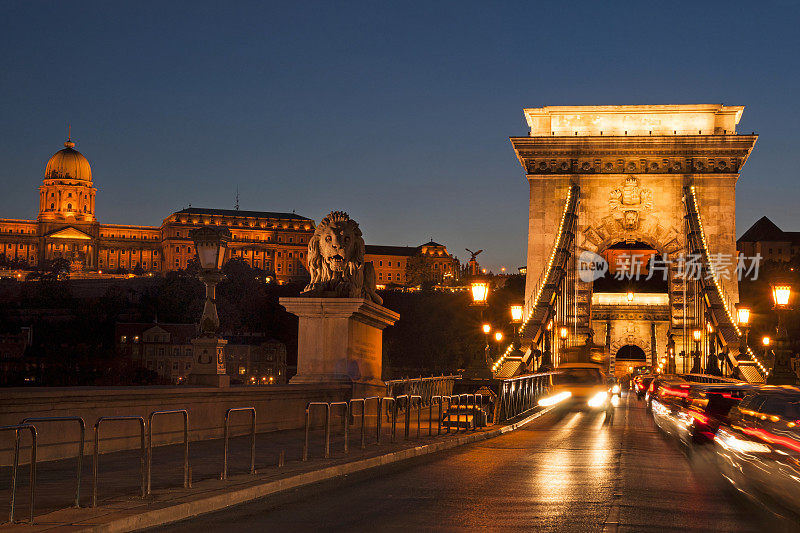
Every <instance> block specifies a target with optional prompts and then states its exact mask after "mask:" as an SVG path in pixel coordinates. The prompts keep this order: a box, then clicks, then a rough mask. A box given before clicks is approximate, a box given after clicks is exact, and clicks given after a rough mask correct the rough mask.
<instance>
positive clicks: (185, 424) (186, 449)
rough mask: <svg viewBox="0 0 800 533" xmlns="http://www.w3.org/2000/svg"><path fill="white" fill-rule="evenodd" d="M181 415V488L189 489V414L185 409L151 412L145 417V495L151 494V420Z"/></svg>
mask: <svg viewBox="0 0 800 533" xmlns="http://www.w3.org/2000/svg"><path fill="white" fill-rule="evenodd" d="M172 414H181V415H183V488H185V489H186V488H189V413H188V411H186V409H173V410H170V411H153V412H152V413H150V416H148V417H147V495H148V496H149V495H150V494H152V490H151V489H152V479H153V420H154V419H155V417H156V416H158V415H172Z"/></svg>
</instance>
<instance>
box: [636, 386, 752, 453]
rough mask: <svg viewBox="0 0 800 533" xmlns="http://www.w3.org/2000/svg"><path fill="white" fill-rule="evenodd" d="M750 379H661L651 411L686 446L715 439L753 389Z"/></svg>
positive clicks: (669, 432)
mask: <svg viewBox="0 0 800 533" xmlns="http://www.w3.org/2000/svg"><path fill="white" fill-rule="evenodd" d="M753 387H754V386H753V385H751V384H749V383H689V382H685V381H683V380H681V379H680V378H675V379H672V380H669V379H665V380H663V381H661V382H660V383H659V384H658V386H657V389H656V391H655V392H654V393H653V395H652V400H651V401H652V413H653V420H654V422H655V423H656V425H657V426H658V427H659V429H661V430H662V431H663V432H664V433H667V434H669V435H671V436H673V437H675V438H677V439H678V440H679V442H680V443H681V444H683V445H684V446H686V447H687V448H691V447H692V446H694V445H702V444H707V443H710V442H713V440H714V436H715V434H716V432H717V429H718V428H719V427H720V425H721V424H726V423H728V413H729V411H730V410H731V408H732V407H733V406H735V405H737V404H738V403H739V400H740V399H741V398H742V397H743V396H744V395H745V394H747V393H748V392H749V391H751V390H752V389H753Z"/></svg>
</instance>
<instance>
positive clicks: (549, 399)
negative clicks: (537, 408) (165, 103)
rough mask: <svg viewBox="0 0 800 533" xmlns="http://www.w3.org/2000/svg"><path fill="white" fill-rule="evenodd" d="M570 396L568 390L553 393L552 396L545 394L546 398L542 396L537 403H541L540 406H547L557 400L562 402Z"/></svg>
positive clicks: (555, 402)
mask: <svg viewBox="0 0 800 533" xmlns="http://www.w3.org/2000/svg"><path fill="white" fill-rule="evenodd" d="M570 396H572V393H571V392H570V391H564V392H559V393H558V394H554V395H553V396H547V397H546V398H542V399H541V400H539V405H541V406H542V407H549V406H551V405H555V404H557V403H559V402H563V401H564V400H566V399H567V398H569V397H570Z"/></svg>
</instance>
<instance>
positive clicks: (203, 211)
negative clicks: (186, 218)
mask: <svg viewBox="0 0 800 533" xmlns="http://www.w3.org/2000/svg"><path fill="white" fill-rule="evenodd" d="M178 213H184V214H187V215H220V216H226V217H245V218H248V217H249V218H279V219H288V220H311V219H310V218H308V217H304V216H301V215H298V214H295V213H276V212H273V211H239V210H237V209H211V208H208V207H188V208H186V209H181V210H180V211H176V212H175V214H178Z"/></svg>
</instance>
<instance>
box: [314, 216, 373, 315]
mask: <svg viewBox="0 0 800 533" xmlns="http://www.w3.org/2000/svg"><path fill="white" fill-rule="evenodd" d="M365 248H366V247H365V245H364V238H363V237H362V234H361V229H360V228H359V227H358V223H357V222H356V221H355V220H353V219H351V218H350V216H349V215H348V214H347V213H345V212H343V211H331V213H330V214H329V215H328V216H326V217H325V218H323V219H322V221H321V222H320V223H319V225H318V226H317V228H316V230H314V236H313V237H312V238H311V240H310V241H309V242H308V272H309V273H310V274H311V282H310V283H309V284H308V285H307V286H306V288H305V289H304V290H303V293H302V296H304V297H307V298H365V299H367V300H370V301H372V302H375V303H376V304H378V305H380V304H382V303H383V299H382V298H381V297H380V296H378V294H377V293H376V292H375V269H374V268H373V266H372V263H365V262H364V254H365Z"/></svg>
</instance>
